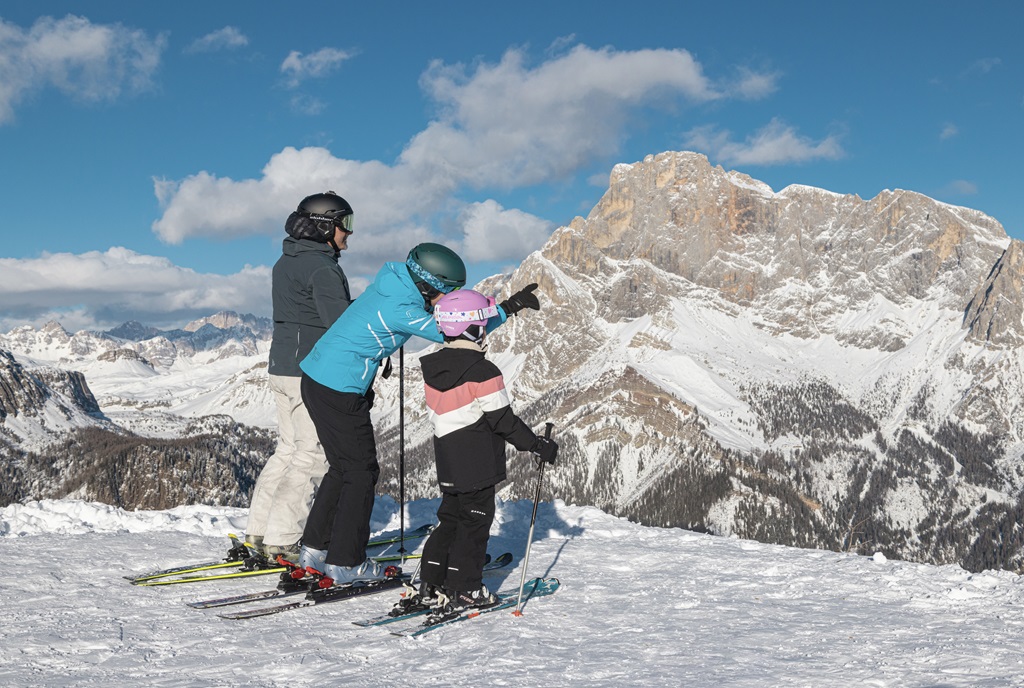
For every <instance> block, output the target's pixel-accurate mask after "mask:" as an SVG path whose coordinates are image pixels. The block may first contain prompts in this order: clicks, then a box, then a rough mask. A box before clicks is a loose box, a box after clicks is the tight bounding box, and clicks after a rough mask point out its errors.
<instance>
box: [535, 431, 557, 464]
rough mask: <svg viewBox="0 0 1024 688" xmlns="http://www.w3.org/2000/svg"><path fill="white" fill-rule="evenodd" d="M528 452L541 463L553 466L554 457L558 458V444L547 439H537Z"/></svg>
mask: <svg viewBox="0 0 1024 688" xmlns="http://www.w3.org/2000/svg"><path fill="white" fill-rule="evenodd" d="M530 451H532V452H533V453H534V454H536V455H537V456H539V457H540V460H541V461H547V462H548V463H549V464H551V465H552V466H554V465H555V457H556V456H558V444H557V443H556V442H555V441H554V440H552V439H548V438H547V437H538V438H537V441H536V442H535V443H534V445H533V448H531V449H530Z"/></svg>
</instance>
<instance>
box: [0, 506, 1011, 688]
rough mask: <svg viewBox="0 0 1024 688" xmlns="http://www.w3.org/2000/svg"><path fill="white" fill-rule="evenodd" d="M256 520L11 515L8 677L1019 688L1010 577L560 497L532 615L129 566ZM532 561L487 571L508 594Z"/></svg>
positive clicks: (174, 559) (54, 681) (547, 532)
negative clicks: (295, 595) (275, 589)
mask: <svg viewBox="0 0 1024 688" xmlns="http://www.w3.org/2000/svg"><path fill="white" fill-rule="evenodd" d="M436 505H437V502H436V501H425V502H416V503H413V504H411V505H410V506H409V511H408V512H407V513H408V514H409V520H408V521H407V523H410V522H411V523H413V524H417V525H418V524H420V523H423V522H426V521H431V520H432V516H433V509H434V508H436ZM530 510H531V504H530V503H529V502H515V503H503V504H499V511H498V522H496V524H495V527H494V530H493V531H492V533H493V534H492V538H491V547H490V549H491V551H492V552H494V553H499V552H502V551H512V552H513V553H515V554H516V555H517V558H518V557H519V556H520V555H521V554H522V552H523V548H524V545H525V542H526V535H527V531H528V527H529V518H530ZM244 525H245V511H244V510H238V509H227V508H219V507H180V508H178V509H174V510H171V511H164V512H123V511H121V510H118V509H113V508H111V507H107V506H105V505H99V504H90V503H84V502H76V501H46V502H32V503H30V504H27V505H13V506H10V507H7V508H5V509H2V510H0V559H2V560H3V561H4V562H5V563H6V566H7V569H8V575H7V576H5V577H4V578H3V580H2V582H0V600H2V609H0V685H4V686H68V685H74V686H79V685H97V686H112V685H113V686H181V685H203V686H218V685H256V686H291V687H297V686H311V685H353V686H399V685H452V686H503V685H506V686H543V687H545V688H550V687H554V686H564V685H573V686H626V685H642V686H666V687H667V686H758V687H760V686H814V687H818V686H936V687H937V686H1021V685H1024V650H1022V648H1021V645H1022V643H1024V640H1022V639H1024V613H1022V612H1024V584H1022V582H1021V579H1020V578H1018V577H1017V576H1015V575H1013V574H1010V573H1007V572H986V573H981V574H970V573H967V572H965V571H963V570H962V569H960V568H957V567H952V566H946V567H935V566H926V565H918V564H908V563H903V562H896V561H886V560H885V559H884V558H883V557H881V556H876V557H874V558H872V557H858V556H853V555H844V554H836V553H832V552H821V551H808V550H798V549H790V548H786V547H777V546H769V545H762V544H757V543H754V542H749V541H744V540H737V539H728V538H719V537H712V536H707V535H700V534H695V533H691V532H687V531H683V530H678V529H661V528H646V527H641V526H637V525H635V524H632V523H629V522H627V521H624V520H621V519H618V518H614V517H611V516H608V515H606V514H604V513H602V512H600V511H598V510H596V509H592V508H583V507H574V506H566V505H564V504H561V503H556V504H554V505H552V504H548V503H545V504H542V505H541V508H540V510H539V516H538V528H537V532H536V536H535V544H534V547H533V550H532V553H531V558H530V575H531V576H533V575H552V576H556V577H558V578H559V579H561V581H562V588H561V590H559V592H558V593H557V594H556V595H555V596H553V597H549V598H545V599H542V600H536V601H534V602H532V603H531V604H529V605H527V606H526V607H525V609H524V616H522V617H521V618H516V617H513V616H512V615H511V614H510V613H505V612H499V613H495V614H492V615H489V616H483V617H481V618H479V619H476V620H473V621H470V622H467V623H464V624H460V625H456V626H453V627H451V628H447V629H444V630H440V631H436V632H434V633H432V634H429V635H427V636H425V637H423V638H420V639H408V638H397V637H394V636H391V635H390V634H388V633H387V631H386V630H384V629H381V628H376V629H374V628H371V629H361V628H358V627H356V626H354V625H352V624H350V623H349V622H350V621H351V620H353V619H357V618H363V617H367V616H371V615H375V614H377V613H380V612H381V611H383V610H385V609H386V608H387V607H389V606H390V604H391V602H393V601H394V595H395V594H394V593H385V594H383V595H381V596H379V597H368V598H364V599H360V600H352V601H346V602H338V603H334V604H329V605H324V606H322V607H317V608H308V609H301V610H297V611H293V612H288V613H285V614H282V615H279V616H276V617H267V618H264V619H260V620H254V621H227V620H223V619H219V618H217V617H216V616H214V615H213V614H212V613H211V612H201V611H196V610H193V609H189V608H187V607H185V606H184V604H182V603H183V602H187V601H190V600H196V599H201V598H207V597H213V596H218V595H226V594H233V593H235V592H243V591H253V590H258V589H262V588H265V587H268V585H271V583H270V581H269V580H268V579H269V578H270V577H268V578H257V579H249V580H241V581H228V582H221V583H202V584H196V585H189V586H171V587H164V588H141V587H133V586H131V585H129V584H128V583H127V582H126V581H124V580H123V579H122V578H121V577H122V575H125V574H127V573H131V572H141V571H143V570H148V569H152V568H158V567H161V566H170V565H174V564H178V563H185V562H188V561H192V560H195V559H212V558H216V557H217V556H219V555H220V552H221V550H224V549H226V547H225V545H226V542H227V540H226V538H225V537H224V535H225V534H226V533H229V532H243V531H244ZM373 525H374V527H375V530H376V531H382V530H392V529H396V528H397V525H398V519H397V510H396V507H395V505H394V503H393V502H391V501H389V500H386V499H382V500H378V504H377V508H376V511H375V515H374V524H373ZM120 562H124V563H120ZM517 566H518V564H517ZM86 567H92V571H91V572H90V573H88V574H86V573H85V569H86ZM519 575H520V569H519V568H514V569H511V570H509V571H507V572H506V573H505V574H504V575H503V576H501V577H499V578H498V579H497V580H494V582H495V583H499V584H500V585H499V587H501V588H513V589H514V588H517V587H518V584H519Z"/></svg>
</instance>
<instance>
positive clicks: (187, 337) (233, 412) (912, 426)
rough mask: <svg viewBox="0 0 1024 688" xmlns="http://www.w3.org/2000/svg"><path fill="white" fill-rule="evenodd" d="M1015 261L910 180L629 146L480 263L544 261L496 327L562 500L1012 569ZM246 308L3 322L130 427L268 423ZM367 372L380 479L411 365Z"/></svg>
mask: <svg viewBox="0 0 1024 688" xmlns="http://www.w3.org/2000/svg"><path fill="white" fill-rule="evenodd" d="M1022 267H1024V251H1022V244H1021V242H1018V241H1011V240H1010V239H1009V238H1008V237H1007V235H1006V233H1005V232H1004V231H1003V229H1002V227H1001V226H1000V225H999V223H998V222H997V221H996V220H994V219H992V218H990V217H988V216H986V215H984V214H982V213H980V212H977V211H975V210H971V209H968V208H961V207H956V206H951V205H948V204H944V203H940V202H937V201H935V200H933V199H930V198H928V197H926V196H922V195H921V194H917V193H913V192H910V191H898V190H897V191H885V192H882V193H880V194H879V195H878V196H877V197H875V198H873V199H868V200H864V199H861V198H859V197H857V196H852V195H841V194H837V193H832V192H829V191H825V190H822V189H816V188H812V187H807V186H790V187H787V188H785V189H782V190H781V191H773V190H772V189H771V188H769V187H768V186H767V185H766V184H764V183H762V182H759V181H757V180H755V179H752V178H750V177H749V176H747V175H744V174H741V173H738V172H734V171H727V170H723V169H722V168H719V167H712V166H711V165H710V164H709V163H708V161H707V159H706V158H705V157H704V156H701V155H698V154H694V153H682V152H680V153H677V152H669V153H663V154H660V155H657V156H651V157H648V158H647V159H645V160H643V161H641V162H638V163H635V164H632V165H618V166H616V167H615V169H614V170H613V171H612V174H611V177H610V184H609V189H608V192H607V193H606V194H605V195H604V197H603V198H602V199H601V201H600V202H599V203H598V204H597V206H595V208H594V209H593V210H592V211H591V213H590V214H589V215H588V217H586V218H582V217H580V218H576V219H575V220H573V221H572V222H571V223H570V224H569V225H568V226H566V227H562V228H560V229H558V230H557V231H555V233H554V234H553V235H552V237H551V239H550V240H549V241H548V242H547V244H546V245H545V246H544V247H543V249H542V250H541V251H538V252H536V253H534V254H533V255H531V256H530V257H528V258H527V259H526V260H525V261H524V262H523V264H522V265H521V266H520V267H519V268H518V269H517V270H516V271H515V272H514V273H513V274H511V275H507V276H498V277H495V278H492V279H490V280H487V281H485V283H484V284H482V285H480V286H479V288H480V289H482V290H485V291H489V292H493V293H495V294H498V295H499V296H500V297H503V296H506V295H507V294H508V293H509V292H510V291H512V290H514V289H518V288H520V287H522V286H523V285H525V284H527V283H530V282H538V283H539V284H540V293H541V298H542V301H543V309H542V310H541V312H539V313H534V312H532V311H527V312H525V313H523V314H520V315H519V316H518V317H516V318H514V319H513V320H512V322H510V323H509V324H507V325H506V326H504V327H502V328H501V329H499V330H497V331H496V332H495V333H494V334H493V335H492V337H491V342H490V348H491V352H492V353H491V356H492V358H493V359H494V360H495V362H496V363H497V364H498V365H499V366H500V367H501V368H502V369H503V370H504V371H505V375H506V379H507V381H508V382H509V384H510V387H511V389H512V391H513V394H514V399H515V405H516V408H517V410H519V411H520V413H521V414H522V415H524V416H525V417H526V418H528V419H529V420H530V421H531V422H533V423H534V424H535V425H536V426H537V427H540V425H541V424H542V423H543V422H544V421H547V420H550V421H553V422H554V423H555V424H556V437H557V438H558V440H559V442H560V444H561V446H562V452H561V454H560V460H559V462H560V463H559V467H560V470H559V471H558V472H557V475H555V476H554V477H553V478H552V480H553V486H554V489H555V492H556V494H557V495H558V496H559V497H561V498H563V499H565V500H566V501H567V502H569V503H577V504H590V505H595V506H597V507H599V508H601V509H603V510H605V511H608V512H609V513H612V514H617V515H623V516H628V517H629V518H631V519H634V520H637V521H640V522H643V523H647V524H654V525H676V526H682V527H687V528H691V529H700V530H707V531H710V532H714V533H721V534H735V535H739V536H741V537H746V538H750V539H757V540H762V541H766V542H776V543H785V544H796V545H802V546H811V547H824V548H829V549H834V550H850V551H861V552H868V551H874V550H876V549H879V550H881V551H884V552H885V553H886V554H887V555H889V556H893V557H905V558H911V559H916V560H920V561H929V562H938V563H945V562H960V563H963V564H964V565H965V566H967V567H968V568H971V569H977V570H980V569H983V568H990V567H1006V568H1013V569H1018V568H1021V567H1022V565H1024V559H1022V544H1024V530H1022V523H1024V491H1022V487H1024V465H1022V461H1021V459H1022V455H1024V439H1022V438H1024V413H1022V411H1024V409H1022V408H1021V404H1022V403H1024V402H1022V399H1024V367H1022V353H1024V349H1022V347H1021V343H1022V342H1024V322H1022V314H1024V297H1022ZM241 318H242V316H217V317H214V318H212V319H209V322H198V323H194V324H193V325H190V326H189V327H187V328H185V330H184V331H182V332H184V333H185V334H183V333H182V332H178V333H170V334H169V333H160V334H154V333H153V332H152V331H150V330H148V329H147V328H145V326H142V325H139V324H133V325H125V326H123V327H122V328H119V329H118V330H116V331H112V332H108V333H105V334H94V333H78V334H76V335H69V334H68V333H66V332H64V331H63V329H62V328H60V327H59V326H58V325H56V324H51V325H49V326H47V327H45V328H42V329H41V330H39V331H36V330H32V329H31V328H21V329H19V330H14V331H12V332H11V333H9V334H8V335H6V336H0V349H6V350H8V351H10V352H12V353H13V355H14V357H15V358H16V359H17V360H18V361H19V362H20V363H21V364H22V365H23V366H26V368H27V369H31V366H32V365H37V366H51V367H57V368H61V369H70V370H77V371H80V372H81V373H83V374H84V376H85V380H87V382H88V388H89V389H90V390H91V392H92V394H93V396H94V398H95V400H96V402H97V404H98V406H99V408H100V410H101V412H102V415H103V417H104V419H105V420H106V421H110V422H113V423H115V424H116V425H117V426H118V427H120V428H125V429H130V430H132V431H134V432H137V433H139V434H142V435H148V436H157V437H162V438H165V439H169V438H172V437H176V436H180V433H181V428H182V427H183V426H184V425H185V424H186V422H187V421H185V420H184V419H187V418H201V417H204V416H208V415H210V414H227V415H229V416H231V417H232V418H233V419H234V420H235V421H239V422H242V423H245V424H247V425H252V426H258V427H267V428H272V427H273V425H274V417H273V407H272V402H271V397H270V393H269V391H268V390H267V388H266V383H265V380H266V371H265V358H266V355H265V352H266V346H267V342H268V338H267V334H268V333H269V327H266V328H265V329H264V330H262V331H258V330H259V328H258V327H257V328H254V327H252V325H251V324H246V323H243V322H240V319H241ZM246 332H248V333H250V334H251V337H250V336H248V335H246V334H245V333H246ZM117 335H119V336H117ZM420 353H422V352H419V353H409V354H408V355H407V356H406V365H405V378H406V384H405V399H406V403H405V426H404V434H405V446H406V452H405V465H406V470H407V481H406V483H407V485H406V487H407V491H408V493H409V495H410V496H413V497H429V496H432V495H433V494H434V491H435V487H434V478H433V463H432V453H431V449H430V446H429V437H430V429H429V426H428V423H427V418H426V416H425V414H424V413H423V408H424V404H423V398H422V388H421V384H420V379H419V371H418V365H417V358H418V356H419V355H420ZM376 391H377V393H378V397H377V403H376V406H375V408H374V415H375V418H376V421H377V426H378V433H379V435H380V440H381V444H380V449H381V452H380V454H381V457H382V463H383V474H382V477H383V481H382V489H383V490H385V491H389V492H391V493H392V494H397V491H398V470H397V466H398V460H397V457H398V456H399V447H398V444H399V443H398V437H399V428H398V426H397V422H398V414H397V405H398V396H399V392H398V376H397V375H396V376H393V377H392V378H391V379H389V380H378V383H377V387H376ZM86 416H87V417H91V416H89V414H88V413H87V414H86ZM8 418H10V416H8ZM5 426H7V427H13V426H12V425H11V422H10V420H8V421H6V422H5ZM532 474H533V473H532V469H531V467H530V463H529V461H527V460H516V461H513V463H512V466H511V473H510V481H509V483H507V484H506V486H505V487H504V489H503V495H504V496H505V497H506V498H516V497H523V496H528V495H529V494H530V493H531V492H530V491H531V490H532V482H531V480H530V478H531V476H532ZM55 496H56V495H55Z"/></svg>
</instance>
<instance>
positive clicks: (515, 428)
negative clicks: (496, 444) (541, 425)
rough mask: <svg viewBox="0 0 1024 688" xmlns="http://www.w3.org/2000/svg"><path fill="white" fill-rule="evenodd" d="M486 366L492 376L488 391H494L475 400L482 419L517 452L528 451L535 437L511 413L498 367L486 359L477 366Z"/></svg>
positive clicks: (535, 441)
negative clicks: (482, 415) (481, 412)
mask: <svg viewBox="0 0 1024 688" xmlns="http://www.w3.org/2000/svg"><path fill="white" fill-rule="evenodd" d="M477 366H486V367H489V368H490V369H491V370H489V371H487V372H488V373H491V374H492V375H493V376H492V377H491V379H490V380H488V385H487V387H488V389H494V390H495V391H494V392H492V393H491V394H487V395H486V396H481V397H478V398H477V402H478V403H479V404H480V406H481V408H482V409H483V412H484V419H485V420H486V421H487V424H488V425H490V426H491V429H492V430H493V431H494V433H495V434H496V435H498V436H499V437H501V438H502V439H504V440H505V441H506V442H508V443H509V444H511V445H512V446H513V447H515V448H516V449H518V450H519V451H529V450H530V449H531V448H532V447H533V446H534V445H535V444H536V443H537V435H536V434H535V433H534V432H533V430H531V429H530V426H529V425H527V424H526V423H524V422H523V421H522V419H520V418H519V416H517V415H516V414H515V413H514V412H513V411H512V404H511V402H510V401H509V398H508V392H507V391H505V379H504V378H503V377H502V375H501V371H500V370H498V367H497V366H496V365H494V364H493V363H491V362H490V361H487V360H486V359H485V360H483V361H481V362H480V363H478V364H477Z"/></svg>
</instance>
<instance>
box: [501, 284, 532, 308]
mask: <svg viewBox="0 0 1024 688" xmlns="http://www.w3.org/2000/svg"><path fill="white" fill-rule="evenodd" d="M536 288H537V283H536V282H534V283H533V284H527V285H526V286H525V287H523V288H522V289H520V290H519V291H517V292H516V293H515V294H513V295H512V296H510V297H508V301H502V302H501V303H499V304H498V305H499V306H501V309H502V310H503V311H505V315H515V314H516V313H518V312H519V311H521V310H523V309H524V308H532V309H533V310H535V311H539V310H540V301H539V300H538V299H537V295H536V294H534V293H533V290H534V289H536Z"/></svg>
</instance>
